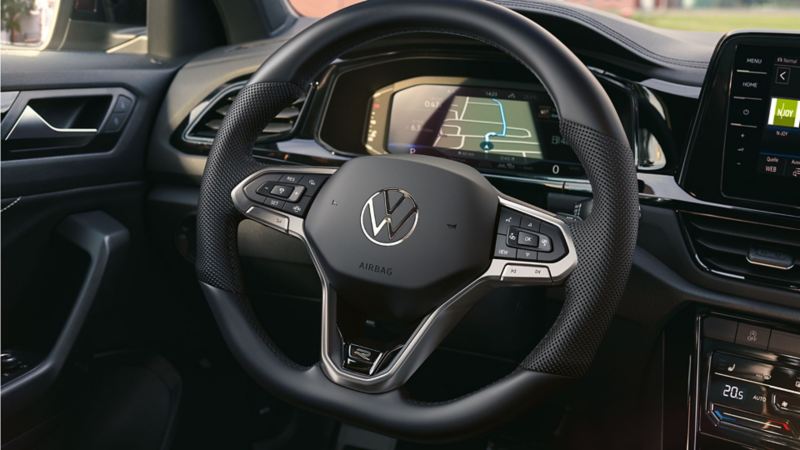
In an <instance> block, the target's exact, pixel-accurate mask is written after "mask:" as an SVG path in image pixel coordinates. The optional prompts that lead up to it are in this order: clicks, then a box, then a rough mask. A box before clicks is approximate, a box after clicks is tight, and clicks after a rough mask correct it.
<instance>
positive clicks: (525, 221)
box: [520, 216, 542, 231]
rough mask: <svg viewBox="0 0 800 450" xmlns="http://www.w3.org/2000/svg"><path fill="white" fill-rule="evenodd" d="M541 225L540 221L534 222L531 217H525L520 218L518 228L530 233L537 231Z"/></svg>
mask: <svg viewBox="0 0 800 450" xmlns="http://www.w3.org/2000/svg"><path fill="white" fill-rule="evenodd" d="M541 225H542V221H541V220H536V219H534V218H533V217H528V216H525V217H523V218H522V222H521V224H520V226H521V227H522V228H526V229H528V230H530V231H539V227H540V226H541Z"/></svg>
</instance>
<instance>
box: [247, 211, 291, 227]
mask: <svg viewBox="0 0 800 450" xmlns="http://www.w3.org/2000/svg"><path fill="white" fill-rule="evenodd" d="M246 214H247V216H248V217H250V218H252V219H255V220H257V221H259V222H261V223H263V224H264V225H269V226H271V227H272V228H277V229H278V230H280V231H284V232H285V231H286V230H288V229H289V218H288V217H286V216H282V215H280V214H275V213H274V212H272V211H268V210H266V209H264V208H259V207H258V206H251V207H250V208H248V209H247V212H246Z"/></svg>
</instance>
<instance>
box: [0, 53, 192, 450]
mask: <svg viewBox="0 0 800 450" xmlns="http://www.w3.org/2000/svg"><path fill="white" fill-rule="evenodd" d="M179 65H180V62H173V63H168V64H161V63H158V62H155V61H153V60H151V59H150V58H149V57H147V56H146V55H112V54H106V53H101V52H95V53H90V52H50V51H45V52H41V53H37V54H35V55H28V54H26V53H23V52H16V53H15V52H4V54H3V66H2V79H3V86H2V89H3V98H2V114H3V119H2V137H1V138H0V139H2V146H3V150H2V164H0V172H2V173H1V180H2V203H0V211H1V212H0V218H1V219H2V223H3V227H2V265H3V273H2V296H3V302H2V321H3V330H2V339H3V349H2V351H3V352H8V353H10V354H12V356H14V357H15V358H16V362H15V366H14V367H17V369H16V370H15V371H13V373H12V372H10V371H7V370H5V369H4V374H3V380H2V381H3V386H2V388H3V389H2V401H3V406H4V408H3V422H4V426H6V425H9V428H7V429H8V430H9V433H7V434H4V436H3V445H4V446H6V445H7V444H8V443H10V442H15V443H17V444H15V445H18V444H19V445H20V448H28V447H29V444H30V443H31V442H34V443H41V442H43V439H44V438H43V437H41V436H39V435H44V434H47V432H48V431H45V430H51V431H52V429H53V427H55V428H58V426H57V425H54V426H52V427H51V426H49V425H48V426H45V425H46V424H50V423H51V422H52V421H53V420H56V421H57V422H60V421H61V419H63V418H64V411H67V410H70V409H71V408H72V407H74V402H75V401H77V402H78V403H80V401H82V400H81V399H75V398H74V396H63V395H62V394H63V392H64V391H73V392H82V391H83V388H84V387H85V386H84V383H82V382H81V381H79V380H80V378H81V375H80V374H81V373H83V369H81V367H82V365H81V364H77V365H76V362H78V361H75V359H76V358H78V359H80V358H83V357H84V356H86V357H88V358H91V355H94V354H96V353H97V352H99V351H105V350H111V349H113V348H114V347H115V345H117V343H118V342H119V340H120V339H124V338H120V337H119V336H116V335H114V336H112V335H110V334H108V333H104V332H101V333H98V332H95V331H94V330H95V329H101V328H103V327H98V326H96V325H95V326H93V325H91V324H92V323H97V322H103V321H108V322H109V323H107V324H105V326H106V328H109V325H110V328H114V325H113V320H114V318H113V314H111V315H109V314H108V311H114V310H118V311H121V310H124V308H125V305H126V304H130V303H131V302H132V301H133V300H135V299H136V298H137V296H140V294H139V292H140V291H138V290H137V289H132V288H131V286H136V285H137V284H141V280H140V278H141V274H142V270H143V269H142V268H143V267H146V266H147V265H146V263H145V262H144V260H145V258H146V251H145V250H144V248H145V245H144V243H145V242H146V238H145V236H144V227H143V225H142V224H143V223H144V218H143V213H142V211H143V209H142V203H143V199H144V197H145V193H146V179H145V173H144V161H145V158H146V152H147V145H148V141H149V134H150V130H151V128H152V125H153V118H154V117H155V113H156V111H157V110H158V108H159V107H160V106H161V99H162V98H163V95H164V92H165V90H166V88H167V86H168V85H169V83H170V81H171V80H172V77H173V74H174V72H175V70H176V68H177V67H178V66H179ZM21 118H22V119H23V120H22V121H20V119H21ZM98 305H100V306H98ZM98 308H100V310H101V311H102V314H99V313H98V311H97V310H98ZM90 330H92V331H91V332H90ZM121 333H122V332H121V331H120V332H119V333H118V334H120V335H121ZM76 355H78V356H76ZM20 365H21V366H22V368H19V367H20ZM4 367H8V366H7V365H5V364H4ZM75 374H77V375H78V376H74V375H75ZM44 404H46V405H49V406H48V407H47V408H43V407H42V405H44ZM54 418H56V419H54ZM23 419H24V420H23ZM37 436H39V437H37ZM22 437H24V439H22ZM20 443H21V444H20ZM31 445H32V446H36V445H39V444H31Z"/></svg>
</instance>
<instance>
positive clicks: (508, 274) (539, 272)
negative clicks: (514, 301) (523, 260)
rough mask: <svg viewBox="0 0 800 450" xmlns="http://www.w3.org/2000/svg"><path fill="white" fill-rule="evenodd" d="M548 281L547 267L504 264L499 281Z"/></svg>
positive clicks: (548, 272)
mask: <svg viewBox="0 0 800 450" xmlns="http://www.w3.org/2000/svg"><path fill="white" fill-rule="evenodd" d="M543 280H544V281H550V270H548V269H547V267H539V266H525V265H522V264H506V266H505V267H504V268H503V274H502V275H501V276H500V281H543Z"/></svg>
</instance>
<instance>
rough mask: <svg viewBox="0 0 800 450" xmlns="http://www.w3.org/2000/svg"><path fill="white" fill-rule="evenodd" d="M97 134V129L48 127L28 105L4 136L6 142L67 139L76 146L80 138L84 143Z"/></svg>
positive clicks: (45, 121) (48, 124)
mask: <svg viewBox="0 0 800 450" xmlns="http://www.w3.org/2000/svg"><path fill="white" fill-rule="evenodd" d="M96 134H97V128H59V127H54V126H53V125H50V123H49V122H47V120H45V118H44V117H42V116H40V115H39V113H37V112H36V111H35V110H34V109H33V108H31V106H30V105H27V106H25V109H24V110H23V111H22V114H20V116H19V118H18V119H17V122H16V123H15V124H14V126H13V127H12V128H11V131H10V132H9V133H8V135H7V136H6V140H7V141H14V140H17V139H68V140H70V141H71V142H70V144H71V145H77V142H76V140H80V139H81V138H83V139H85V140H86V143H88V142H89V141H91V140H92V138H94V136H95V135H96Z"/></svg>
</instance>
